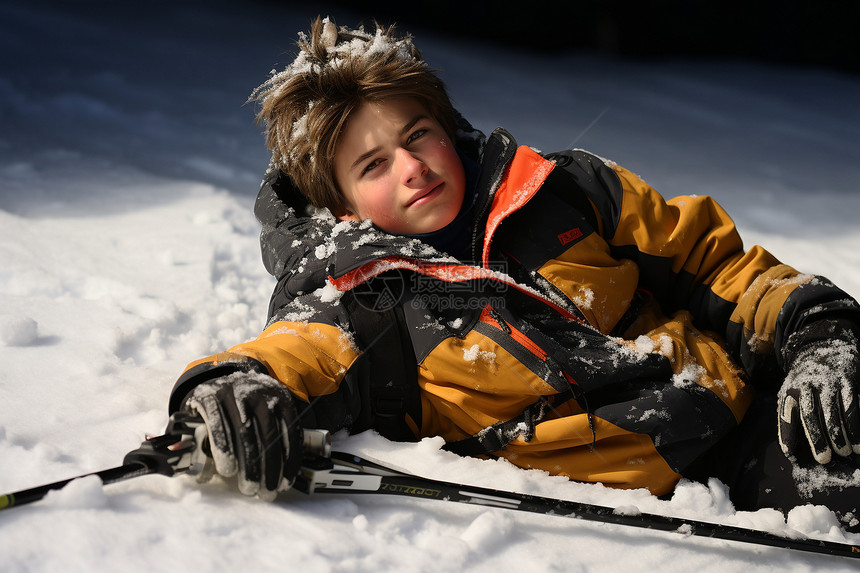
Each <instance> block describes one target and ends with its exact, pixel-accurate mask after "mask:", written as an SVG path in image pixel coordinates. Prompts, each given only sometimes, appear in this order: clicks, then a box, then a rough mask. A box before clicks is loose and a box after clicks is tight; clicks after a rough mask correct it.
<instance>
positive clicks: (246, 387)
mask: <svg viewBox="0 0 860 573" xmlns="http://www.w3.org/2000/svg"><path fill="white" fill-rule="evenodd" d="M183 409H184V410H186V411H191V412H193V413H196V414H198V415H200V417H202V418H203V421H204V422H205V424H206V429H207V431H208V437H209V448H210V451H211V456H212V460H213V462H214V465H215V468H214V469H215V471H216V472H217V473H218V474H220V475H222V476H224V477H232V476H234V475H238V481H239V491H240V492H242V493H243V494H245V495H256V496H258V497H259V498H261V499H264V500H266V501H271V500H273V499H274V498H275V496H276V495H277V492H278V491H286V490H288V489H289V488H290V487H291V486H292V484H293V481H294V480H295V477H296V474H297V473H298V471H299V467H300V465H301V457H302V454H301V443H302V430H301V427H300V426H299V425H298V424H297V423H296V418H297V416H296V408H295V406H294V405H293V400H292V396H291V395H290V393H289V391H288V390H287V388H286V387H285V386H284V385H283V384H281V383H280V382H278V381H277V380H275V379H273V378H271V377H269V376H266V375H265V374H258V373H250V372H241V373H236V374H231V375H230V376H226V377H223V378H216V379H214V380H210V381H207V382H203V383H201V384H200V385H199V386H197V387H195V388H194V390H193V391H192V392H191V394H190V395H189V396H188V397H187V398H186V399H185V402H184V406H183ZM208 477H211V474H210V476H208ZM203 479H204V480H205V479H208V478H207V477H206V476H204V477H203Z"/></svg>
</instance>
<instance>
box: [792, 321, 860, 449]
mask: <svg viewBox="0 0 860 573" xmlns="http://www.w3.org/2000/svg"><path fill="white" fill-rule="evenodd" d="M784 356H785V357H786V364H787V365H788V374H787V375H786V377H785V381H784V382H783V384H782V388H781V389H780V391H779V406H778V408H779V410H778V413H779V443H780V446H782V451H783V452H784V453H785V455H786V456H787V457H789V458H790V459H793V460H794V461H795V462H799V463H806V462H809V461H810V453H811V455H812V458H814V460H815V461H816V462H818V463H820V464H826V463H829V462H830V461H831V460H832V459H834V458H833V455H834V454H836V455H838V456H843V457H845V456H850V455H851V454H853V453H860V405H858V400H860V396H858V391H860V349H858V342H857V326H856V325H854V324H853V323H851V322H849V321H847V320H844V319H827V320H820V321H817V322H814V323H812V324H810V325H808V326H806V327H804V328H802V329H801V330H799V331H798V332H796V333H794V334H792V335H791V337H790V338H789V340H788V343H787V344H786V348H785V352H784Z"/></svg>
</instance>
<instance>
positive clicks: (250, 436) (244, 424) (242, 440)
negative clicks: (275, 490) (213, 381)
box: [217, 385, 260, 495]
mask: <svg viewBox="0 0 860 573" xmlns="http://www.w3.org/2000/svg"><path fill="white" fill-rule="evenodd" d="M217 395H218V397H219V398H220V401H221V403H222V405H223V407H224V411H225V412H226V414H227V417H228V419H229V420H230V423H231V425H232V426H233V431H234V442H235V445H236V448H235V452H236V463H237V467H238V486H239V491H240V492H241V493H242V494H244V495H255V494H256V493H257V491H258V490H259V488H260V440H259V437H258V435H257V430H256V425H255V424H254V423H253V422H252V421H251V420H250V418H249V416H248V414H247V410H246V409H245V400H237V399H236V397H235V394H234V388H233V386H232V385H225V386H224V387H223V388H220V389H219V390H218V392H217Z"/></svg>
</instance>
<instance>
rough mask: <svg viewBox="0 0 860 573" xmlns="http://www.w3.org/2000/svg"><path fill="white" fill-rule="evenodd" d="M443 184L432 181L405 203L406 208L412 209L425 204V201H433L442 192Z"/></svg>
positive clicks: (442, 182)
mask: <svg viewBox="0 0 860 573" xmlns="http://www.w3.org/2000/svg"><path fill="white" fill-rule="evenodd" d="M444 183H445V182H444V181H434V182H433V183H431V184H430V185H428V186H427V187H425V188H424V189H421V190H420V191H418V192H417V193H415V195H413V196H412V198H411V199H410V200H409V202H407V203H406V207H407V208H408V207H412V206H413V205H415V204H419V205H420V204H421V203H426V202H427V201H429V200H431V199H433V198H434V197H436V195H438V194H439V192H440V191H441V190H442V186H443V184H444Z"/></svg>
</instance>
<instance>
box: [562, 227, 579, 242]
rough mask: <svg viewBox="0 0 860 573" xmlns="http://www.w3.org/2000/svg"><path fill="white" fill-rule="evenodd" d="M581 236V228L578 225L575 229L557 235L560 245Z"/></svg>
mask: <svg viewBox="0 0 860 573" xmlns="http://www.w3.org/2000/svg"><path fill="white" fill-rule="evenodd" d="M581 236H582V230H581V229H580V228H579V227H576V228H575V229H571V230H570V231H565V232H564V233H562V234H561V235H559V236H558V240H559V242H560V243H561V244H562V245H566V244H568V243H571V242H573V241H575V240H577V239H578V238H580V237H581Z"/></svg>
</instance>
